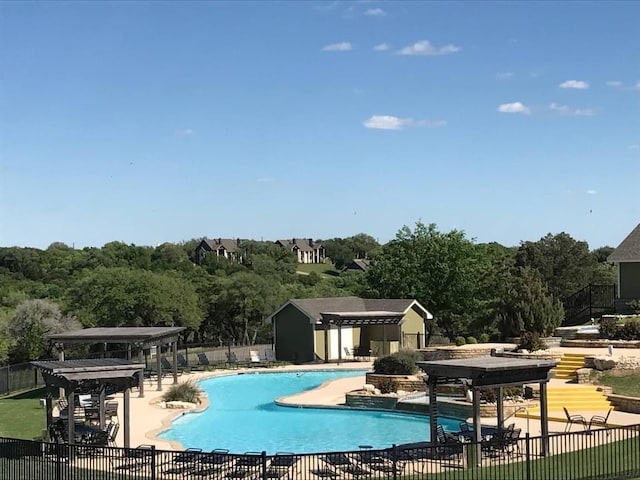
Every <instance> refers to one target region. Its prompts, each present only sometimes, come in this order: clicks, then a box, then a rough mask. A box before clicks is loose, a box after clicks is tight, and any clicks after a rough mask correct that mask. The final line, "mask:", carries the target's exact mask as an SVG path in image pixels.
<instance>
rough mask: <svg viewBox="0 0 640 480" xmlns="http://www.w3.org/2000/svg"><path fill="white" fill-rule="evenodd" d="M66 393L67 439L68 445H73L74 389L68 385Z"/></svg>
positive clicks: (74, 441) (74, 434)
mask: <svg viewBox="0 0 640 480" xmlns="http://www.w3.org/2000/svg"><path fill="white" fill-rule="evenodd" d="M65 390H66V392H67V403H68V404H69V406H68V407H67V412H68V414H67V437H68V442H69V445H73V444H75V443H76V439H75V436H76V432H75V426H76V425H75V423H76V422H75V420H76V419H75V415H74V414H75V410H76V402H75V396H76V395H75V393H76V392H75V389H74V388H72V387H71V385H69V388H67V389H65Z"/></svg>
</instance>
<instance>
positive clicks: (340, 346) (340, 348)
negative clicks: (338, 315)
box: [336, 321, 342, 365]
mask: <svg viewBox="0 0 640 480" xmlns="http://www.w3.org/2000/svg"><path fill="white" fill-rule="evenodd" d="M336 323H337V324H338V365H340V362H341V361H342V322H340V321H338V322H336Z"/></svg>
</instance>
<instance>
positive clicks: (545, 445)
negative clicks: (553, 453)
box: [540, 382, 549, 457]
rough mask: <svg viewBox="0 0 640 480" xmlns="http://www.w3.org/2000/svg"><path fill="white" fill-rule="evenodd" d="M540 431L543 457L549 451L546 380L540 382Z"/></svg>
mask: <svg viewBox="0 0 640 480" xmlns="http://www.w3.org/2000/svg"><path fill="white" fill-rule="evenodd" d="M540 431H541V433H542V447H541V450H540V454H541V455H542V456H543V457H544V456H546V455H547V453H549V414H548V412H547V382H540Z"/></svg>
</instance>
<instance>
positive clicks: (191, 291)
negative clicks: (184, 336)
mask: <svg viewBox="0 0 640 480" xmlns="http://www.w3.org/2000/svg"><path fill="white" fill-rule="evenodd" d="M68 304H69V307H70V309H71V310H72V311H73V312H75V313H76V315H77V316H78V318H80V319H81V321H82V322H83V324H85V325H92V326H100V327H120V326H144V327H151V326H183V327H188V328H192V329H196V328H198V326H199V324H200V320H201V317H202V311H201V309H200V303H199V299H198V295H197V293H196V289H195V287H194V286H193V285H192V284H191V283H190V282H189V281H187V280H184V279H183V278H181V277H180V276H179V275H177V274H168V273H155V272H151V271H148V270H141V269H132V268H128V267H117V268H104V267H102V268H98V269H96V270H94V271H92V272H90V273H89V274H87V275H86V276H85V277H83V278H81V279H80V280H78V281H77V282H76V283H75V284H74V286H73V287H72V288H71V289H70V290H69V292H68Z"/></svg>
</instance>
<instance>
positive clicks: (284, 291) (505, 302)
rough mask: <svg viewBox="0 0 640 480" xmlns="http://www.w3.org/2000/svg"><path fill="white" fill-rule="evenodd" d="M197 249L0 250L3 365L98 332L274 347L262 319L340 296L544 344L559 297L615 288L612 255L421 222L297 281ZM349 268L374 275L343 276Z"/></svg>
mask: <svg viewBox="0 0 640 480" xmlns="http://www.w3.org/2000/svg"><path fill="white" fill-rule="evenodd" d="M199 242H200V239H193V240H189V241H186V242H182V243H177V244H176V243H164V244H162V245H159V246H157V247H147V246H136V245H127V244H125V243H122V242H110V243H107V244H105V245H104V246H102V247H101V248H95V247H87V248H83V249H73V248H71V247H69V246H67V245H65V244H62V243H53V244H51V245H50V246H49V247H48V248H46V249H44V250H42V249H36V248H19V247H6V248H0V362H20V361H26V360H30V359H34V358H39V357H42V356H46V355H48V354H50V352H49V351H48V348H49V345H48V344H47V342H46V335H47V334H49V333H56V332H59V331H64V330H68V329H72V328H80V327H93V326H103V327H116V326H184V327H186V328H187V330H186V338H187V339H188V341H190V342H215V343H218V344H220V345H225V344H230V343H234V344H251V343H254V342H268V341H270V340H271V330H270V327H269V326H267V325H265V323H264V319H265V318H266V317H267V316H268V315H269V314H271V313H273V311H274V310H275V309H276V308H277V307H278V306H279V305H281V304H282V303H284V302H285V301H286V300H288V299H290V298H311V297H331V296H346V295H358V296H367V297H389V298H415V299H417V300H418V301H419V302H420V303H421V304H423V305H424V306H425V307H426V308H427V310H429V311H430V312H432V313H433V314H434V320H433V321H432V322H431V323H430V324H429V325H428V333H429V335H434V334H441V335H444V336H446V337H448V338H449V339H454V338H455V337H456V336H458V335H463V336H467V335H475V336H478V335H480V334H481V333H486V334H488V335H490V336H492V337H494V338H496V339H497V338H501V337H505V336H516V335H518V334H520V333H521V332H523V331H536V332H538V333H540V334H543V335H544V334H548V333H550V332H551V331H552V330H553V328H555V326H557V325H558V324H559V323H560V322H561V320H562V316H563V312H562V306H561V303H560V299H562V298H564V297H565V296H567V295H570V294H571V293H573V292H575V291H577V290H578V289H580V288H582V287H584V286H585V285H587V284H588V283H613V281H614V272H613V268H612V266H611V265H609V264H607V263H606V257H607V256H608V254H609V253H610V252H611V250H612V249H610V248H609V247H602V248H599V249H596V250H593V251H590V250H589V247H588V245H587V243H586V242H581V241H577V240H575V239H573V238H571V236H569V235H568V234H566V233H560V234H556V235H552V234H549V235H547V236H545V237H543V238H541V239H540V240H538V241H533V242H530V241H525V242H522V243H521V244H520V245H519V246H517V247H506V246H503V245H500V244H498V243H485V244H482V243H476V242H475V241H474V240H473V239H469V238H467V237H466V235H465V233H464V232H462V231H458V230H452V231H449V232H441V231H439V230H438V229H437V227H436V226H435V225H425V224H422V223H417V224H416V225H415V226H414V227H413V228H410V227H403V228H402V229H401V230H400V231H399V232H398V233H397V235H396V236H395V238H394V239H393V240H391V241H390V242H388V243H386V244H384V245H380V244H379V243H378V242H377V241H376V240H375V239H374V238H373V237H371V236H369V235H367V234H358V235H354V236H352V237H348V238H333V239H327V240H323V241H322V243H323V245H324V246H325V249H326V252H327V255H328V256H329V257H330V258H331V259H332V261H333V262H334V265H335V270H336V271H335V274H334V275H327V274H318V273H315V272H312V273H311V274H309V275H299V274H297V273H296V269H297V263H296V260H295V257H294V255H293V254H292V253H291V252H287V251H286V250H284V249H282V248H280V247H279V246H277V245H275V244H273V243H272V242H258V241H252V240H250V241H243V242H241V244H240V249H241V256H242V262H229V261H228V260H226V259H224V258H218V257H216V256H215V255H214V254H208V255H207V256H206V257H205V259H204V261H203V262H202V263H201V265H196V263H195V258H194V256H195V248H196V246H197V245H198V243H199ZM355 258H367V259H371V260H372V261H373V263H372V267H371V269H370V270H369V271H368V272H366V273H353V272H349V271H346V270H343V267H344V266H345V265H347V264H348V263H349V262H350V261H351V260H353V259H355Z"/></svg>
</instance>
